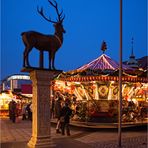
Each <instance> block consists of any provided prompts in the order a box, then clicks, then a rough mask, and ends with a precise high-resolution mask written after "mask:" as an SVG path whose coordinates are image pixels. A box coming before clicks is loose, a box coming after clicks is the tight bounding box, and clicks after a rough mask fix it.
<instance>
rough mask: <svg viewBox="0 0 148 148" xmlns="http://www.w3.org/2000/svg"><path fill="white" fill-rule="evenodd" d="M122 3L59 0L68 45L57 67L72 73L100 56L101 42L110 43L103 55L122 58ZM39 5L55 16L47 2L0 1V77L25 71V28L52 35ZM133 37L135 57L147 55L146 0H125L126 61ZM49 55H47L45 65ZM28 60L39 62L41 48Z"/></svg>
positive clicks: (117, 58) (124, 36) (124, 38)
mask: <svg viewBox="0 0 148 148" xmlns="http://www.w3.org/2000/svg"><path fill="white" fill-rule="evenodd" d="M119 1H120V0H57V2H58V3H59V8H60V10H61V9H63V10H64V13H65V15H66V17H65V20H64V23H63V25H64V28H65V30H66V34H64V43H63V46H62V47H61V48H60V49H59V50H58V52H57V54H56V59H55V67H56V68H57V69H60V70H64V71H69V70H72V69H76V68H78V67H80V66H82V65H84V64H86V63H88V62H90V61H91V60H93V59H95V58H97V57H98V56H100V55H101V54H102V51H101V50H100V47H101V43H102V41H103V40H105V41H106V43H107V47H108V49H107V51H106V52H105V53H106V54H107V55H108V56H110V57H111V58H112V59H114V60H116V61H117V62H118V61H119ZM37 6H43V8H44V12H45V14H46V15H47V16H50V17H51V18H52V19H55V18H56V12H55V11H54V9H53V8H52V7H51V6H49V3H48V1H47V0H1V42H0V43H1V79H3V78H5V77H7V76H9V75H12V74H18V73H21V72H20V71H21V69H22V65H23V51H24V44H23V42H22V39H21V35H20V34H21V32H24V31H29V30H35V31H38V32H41V33H44V34H53V33H54V28H53V25H52V24H51V23H49V22H47V21H46V20H44V19H43V18H42V17H41V16H40V15H39V14H38V13H37V11H36V7H37ZM132 37H133V38H134V45H133V47H134V54H135V56H136V58H141V57H143V56H146V55H147V0H123V61H125V60H128V58H129V56H130V54H131V39H132ZM47 58H48V56H47V53H45V67H47V66H48V64H47V63H48V59H47ZM29 59H30V64H31V65H32V66H38V59H39V52H38V51H37V50H36V49H33V50H32V51H31V53H30V57H29Z"/></svg>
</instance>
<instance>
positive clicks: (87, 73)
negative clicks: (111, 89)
mask: <svg viewBox="0 0 148 148" xmlns="http://www.w3.org/2000/svg"><path fill="white" fill-rule="evenodd" d="M122 71H123V73H122V78H123V81H133V82H136V81H138V82H147V78H145V77H144V78H140V75H141V74H143V71H141V72H140V71H139V70H138V71H136V70H135V69H133V68H131V67H129V66H128V65H125V64H122ZM118 76H119V64H118V63H117V62H116V61H114V60H113V59H111V58H110V57H109V56H107V55H106V54H102V55H101V56H99V57H98V58H97V59H95V60H93V61H91V62H89V63H88V64H85V65H83V66H81V67H79V68H78V69H75V70H71V71H68V72H63V73H61V74H60V75H59V76H58V77H57V79H60V80H64V81H98V80H102V81H105V80H106V81H109V80H114V81H118ZM141 77H143V75H141Z"/></svg>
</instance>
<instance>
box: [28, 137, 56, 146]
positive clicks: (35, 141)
mask: <svg viewBox="0 0 148 148" xmlns="http://www.w3.org/2000/svg"><path fill="white" fill-rule="evenodd" d="M27 146H28V147H29V148H55V147H56V145H55V144H54V143H53V142H52V139H51V137H49V136H47V137H45V136H40V137H32V138H31V139H30V141H29V142H28V144H27Z"/></svg>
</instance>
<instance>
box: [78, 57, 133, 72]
mask: <svg viewBox="0 0 148 148" xmlns="http://www.w3.org/2000/svg"><path fill="white" fill-rule="evenodd" d="M87 69H90V70H99V69H100V70H106V69H108V70H117V69H119V64H118V63H117V62H116V61H114V60H113V59H111V58H110V57H109V56H107V55H106V54H102V55H101V56H100V57H98V58H97V59H95V60H93V61H91V62H90V63H88V64H85V65H83V66H81V67H80V68H78V69H77V70H78V71H79V70H80V71H81V70H82V71H83V70H87ZM122 69H123V70H131V68H130V67H129V66H127V65H124V64H122Z"/></svg>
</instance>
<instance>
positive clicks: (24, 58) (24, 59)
mask: <svg viewBox="0 0 148 148" xmlns="http://www.w3.org/2000/svg"><path fill="white" fill-rule="evenodd" d="M25 61H26V53H25V51H24V57H23V67H25V65H26V64H25Z"/></svg>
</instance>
